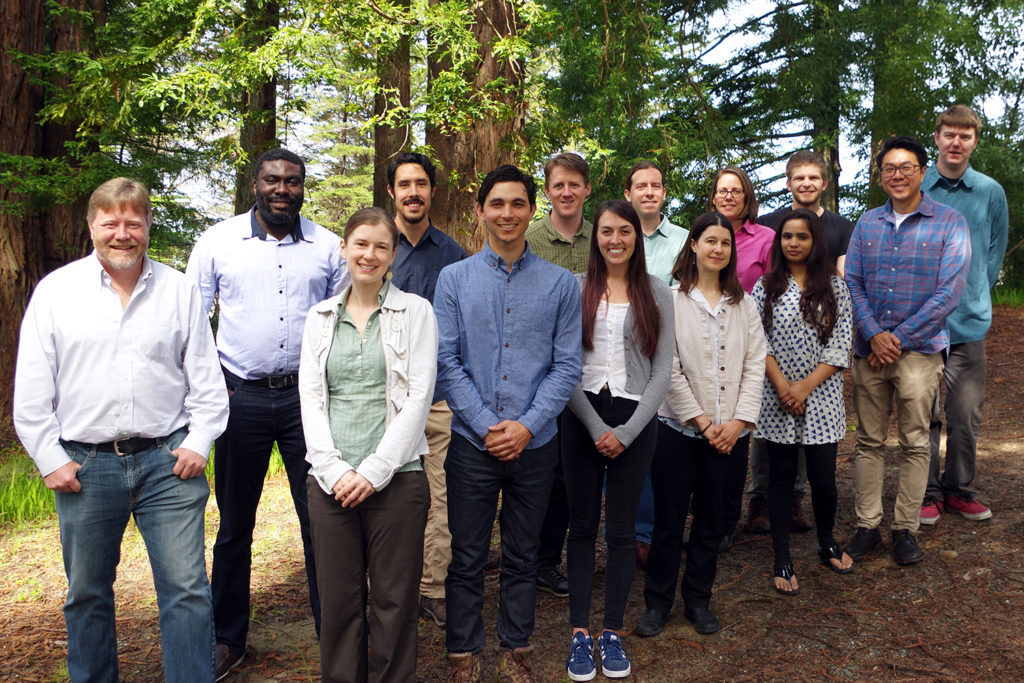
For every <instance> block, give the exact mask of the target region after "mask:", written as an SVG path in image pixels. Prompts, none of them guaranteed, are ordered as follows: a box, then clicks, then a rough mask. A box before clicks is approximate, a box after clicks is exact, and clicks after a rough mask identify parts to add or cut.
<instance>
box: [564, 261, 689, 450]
mask: <svg viewBox="0 0 1024 683" xmlns="http://www.w3.org/2000/svg"><path fill="white" fill-rule="evenodd" d="M648 277H650V281H651V290H652V291H653V292H654V302H655V303H656V304H657V306H658V311H659V312H660V313H661V332H660V334H659V335H658V348H657V349H656V350H655V351H654V357H653V358H648V357H647V356H645V355H644V354H643V351H642V350H641V349H640V346H639V343H638V340H637V338H636V334H635V333H634V331H633V308H632V306H630V309H629V311H628V312H627V313H626V320H625V324H624V325H623V330H622V332H623V337H624V339H623V342H624V346H625V352H626V358H625V360H626V390H627V391H629V392H630V393H631V394H640V401H639V404H638V405H637V407H636V410H635V411H634V412H633V415H632V416H631V417H630V418H629V420H627V421H626V423H625V424H621V425H618V426H617V427H609V426H608V425H606V424H605V423H604V420H602V419H601V416H600V415H598V414H597V411H596V410H594V406H592V405H591V404H590V401H589V400H588V399H587V397H586V395H585V394H584V391H583V387H582V386H581V385H580V384H579V383H577V384H576V388H575V389H574V390H573V392H572V397H571V398H570V399H569V410H571V411H572V412H573V414H575V415H576V417H578V418H579V420H580V422H582V423H583V425H584V426H585V427H586V428H587V432H588V433H589V434H590V438H591V439H593V440H594V441H597V440H598V439H599V438H601V435H602V434H604V433H605V432H607V431H610V432H611V433H612V434H614V435H615V438H616V439H618V440H619V441H620V442H621V443H622V445H623V446H629V444H631V443H632V442H633V439H635V438H636V437H637V435H638V434H639V433H640V432H641V431H642V430H643V428H644V427H646V426H647V423H648V422H650V421H651V419H652V418H654V417H655V416H656V415H657V414H658V407H659V406H660V405H661V402H662V401H664V400H665V395H666V394H667V393H668V387H669V382H670V380H671V377H672V353H673V349H674V348H675V343H674V336H675V325H674V323H675V314H674V312H673V308H672V292H671V290H670V289H669V288H668V285H666V284H665V283H664V282H662V281H661V280H659V279H658V278H656V277H654V276H648ZM586 279H587V275H586V273H577V274H576V282H577V284H579V286H580V292H582V291H583V286H584V284H586Z"/></svg>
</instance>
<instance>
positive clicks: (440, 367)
mask: <svg viewBox="0 0 1024 683" xmlns="http://www.w3.org/2000/svg"><path fill="white" fill-rule="evenodd" d="M434 314H435V315H436V316H437V332H438V338H437V384H438V386H439V387H440V388H441V391H442V392H443V393H444V395H445V398H446V400H447V401H448V407H449V408H450V409H451V411H452V412H453V413H455V414H456V415H457V416H458V418H459V419H460V420H461V421H462V422H463V423H464V424H466V425H467V426H468V427H469V429H471V430H472V431H473V433H474V434H476V436H477V438H479V439H481V440H482V439H483V438H484V437H485V436H486V435H487V428H488V427H490V426H492V425H496V424H498V422H500V420H499V419H498V416H497V415H496V414H495V413H494V411H492V410H489V409H488V408H487V405H486V404H485V403H484V400H483V397H482V396H481V395H480V392H479V391H477V388H476V385H475V384H474V383H473V380H472V378H471V377H470V376H469V373H468V372H467V371H466V364H465V363H464V362H463V358H462V352H461V348H462V333H463V330H462V329H461V326H460V324H459V296H458V282H457V281H456V278H455V276H454V274H453V270H452V269H451V268H445V269H444V270H442V271H441V274H440V275H439V276H438V278H437V287H436V288H435V289H434Z"/></svg>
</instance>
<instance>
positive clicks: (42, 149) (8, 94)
mask: <svg viewBox="0 0 1024 683" xmlns="http://www.w3.org/2000/svg"><path fill="white" fill-rule="evenodd" d="M61 4H62V5H64V6H66V7H70V8H71V9H74V10H78V11H94V12H96V13H97V14H98V15H99V18H102V13H103V11H104V9H105V7H106V2H105V0H61ZM89 37H90V36H89V35H87V34H86V33H85V31H84V30H83V28H82V26H81V25H80V24H77V23H74V22H72V21H69V20H68V19H66V18H57V19H54V18H52V17H50V16H48V14H47V12H46V3H43V2H38V1H37V0H4V2H3V3H0V39H2V45H3V46H4V49H3V50H0V82H2V83H3V84H4V87H3V88H0V152H3V153H5V154H11V155H18V156H24V157H32V158H59V157H62V156H64V154H65V149H64V145H65V143H66V142H68V141H70V140H72V139H74V137H75V131H76V128H77V126H76V124H75V122H65V123H60V124H59V123H47V124H43V125H40V124H39V123H38V122H37V120H36V116H37V114H38V113H39V110H40V109H41V108H42V107H43V106H44V104H45V92H44V90H43V88H42V87H41V86H40V85H38V84H36V83H32V82H31V78H32V76H33V75H32V74H29V73H27V72H26V71H25V70H24V69H22V68H21V66H20V65H19V64H18V63H17V61H16V59H15V57H14V55H13V54H12V52H13V51H15V50H17V51H19V52H23V53H26V54H40V53H42V52H44V51H51V52H57V51H61V50H82V49H87V48H88V41H89ZM54 85H55V86H57V87H60V86H61V85H62V84H61V83H59V82H58V83H55V84H54ZM26 200H27V198H26V197H23V196H19V195H18V194H17V193H15V192H14V191H12V189H11V188H10V187H8V186H6V185H0V207H2V208H0V321H2V324H0V432H2V431H6V428H7V425H9V423H10V414H11V399H12V390H13V385H14V360H15V357H16V355H17V346H18V330H19V328H20V321H21V318H22V316H23V315H24V313H25V307H26V306H27V305H28V300H29V297H30V296H31V294H32V290H33V289H34V288H35V286H36V284H37V283H38V282H39V280H40V279H42V277H43V276H44V275H45V274H46V273H48V272H49V271H51V270H54V269H55V268H58V267H59V266H62V265H64V264H65V263H68V262H69V261H72V260H74V259H76V258H79V257H81V256H83V255H84V254H85V253H86V251H87V249H88V245H89V233H88V230H86V229H85V210H86V199H85V198H83V199H81V200H79V201H77V202H74V203H72V204H62V205H61V204H58V205H50V206H45V207H39V206H34V205H32V204H31V203H30V202H28V201H26Z"/></svg>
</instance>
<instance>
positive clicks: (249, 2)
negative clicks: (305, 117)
mask: <svg viewBox="0 0 1024 683" xmlns="http://www.w3.org/2000/svg"><path fill="white" fill-rule="evenodd" d="M280 14H281V10H280V8H279V7H278V6H277V4H276V3H272V2H271V3H266V4H263V3H259V2H256V1H255V0H246V2H245V11H244V13H243V21H245V22H246V26H245V29H244V31H245V32H246V34H247V37H248V39H249V41H250V44H251V45H252V48H253V49H254V50H255V49H256V48H258V47H259V46H261V45H264V44H266V42H267V39H268V35H269V33H270V32H271V31H273V30H274V29H276V28H277V26H278V22H279V20H280ZM241 114H242V127H241V130H240V131H239V133H238V143H239V145H240V146H241V148H242V150H244V152H245V155H246V161H245V163H244V164H242V165H241V166H238V167H237V168H236V169H235V213H236V214H239V213H245V212H246V211H248V210H249V209H251V208H252V205H253V204H254V203H255V202H256V195H255V194H254V193H253V189H252V186H253V181H254V179H255V174H254V173H253V171H254V170H255V168H256V160H257V159H258V158H259V156H260V155H261V154H263V153H264V152H266V151H267V150H268V149H273V148H275V147H277V146H278V144H279V143H278V140H277V77H276V76H274V77H273V78H271V79H270V81H268V82H267V83H264V84H263V85H262V87H260V88H258V89H256V90H252V91H250V92H248V93H246V94H245V95H244V96H243V98H242V107H241Z"/></svg>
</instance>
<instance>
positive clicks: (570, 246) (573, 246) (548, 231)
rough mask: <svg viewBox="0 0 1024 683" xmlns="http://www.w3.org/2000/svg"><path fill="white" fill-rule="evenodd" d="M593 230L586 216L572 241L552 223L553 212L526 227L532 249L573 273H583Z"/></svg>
mask: <svg viewBox="0 0 1024 683" xmlns="http://www.w3.org/2000/svg"><path fill="white" fill-rule="evenodd" d="M591 230H592V226H591V225H590V221H588V220H587V219H585V218H584V219H583V222H582V223H580V229H579V230H577V231H576V234H575V235H573V237H572V242H570V241H569V240H567V239H565V238H564V237H562V236H561V235H559V234H558V232H557V231H556V230H555V228H554V226H552V225H551V214H548V215H546V216H544V218H541V219H540V220H538V221H534V222H533V223H530V227H529V228H527V229H526V241H527V242H529V243H530V250H531V251H532V252H533V253H534V254H536V255H537V256H540V257H541V258H542V259H544V260H545V261H550V262H551V263H554V264H555V265H556V266H562V267H563V268H565V269H566V270H568V271H569V272H571V273H583V272H586V270H587V261H588V260H589V258H590V233H591Z"/></svg>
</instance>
